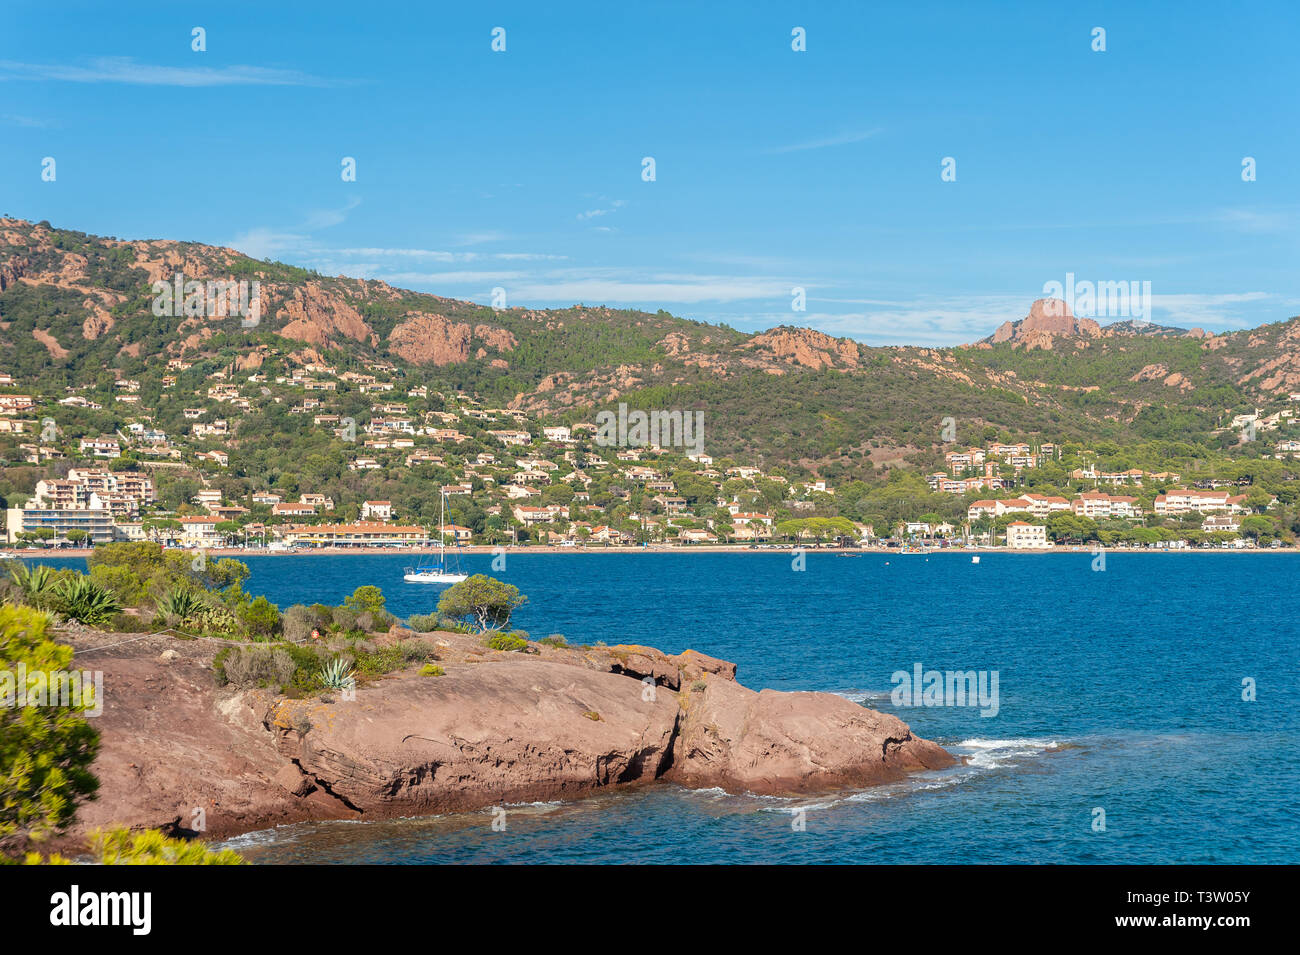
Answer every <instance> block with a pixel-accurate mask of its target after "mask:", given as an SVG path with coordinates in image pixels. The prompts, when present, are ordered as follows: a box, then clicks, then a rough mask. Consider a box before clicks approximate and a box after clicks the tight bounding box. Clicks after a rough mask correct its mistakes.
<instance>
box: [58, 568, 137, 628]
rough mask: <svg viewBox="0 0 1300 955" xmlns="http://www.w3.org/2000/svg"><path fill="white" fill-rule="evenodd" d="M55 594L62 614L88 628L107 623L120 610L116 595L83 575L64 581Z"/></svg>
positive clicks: (120, 603) (120, 604)
mask: <svg viewBox="0 0 1300 955" xmlns="http://www.w3.org/2000/svg"><path fill="white" fill-rule="evenodd" d="M57 594H58V598H59V603H60V604H61V608H60V609H61V610H62V611H63V612H64V614H66V615H67V616H68V617H71V618H72V619H73V620H79V621H80V622H81V623H84V624H86V625H87V626H90V627H98V626H99V625H100V624H103V623H107V622H108V621H109V620H111V619H112V618H113V617H114V616H116V615H117V614H118V613H120V612H121V610H122V602H121V601H120V600H118V599H117V594H115V593H113V591H111V590H109V589H108V588H107V587H105V586H104V585H103V584H100V583H96V582H95V581H93V580H91V579H90V578H89V577H87V576H85V575H84V574H78V575H77V576H75V577H69V578H67V579H65V580H64V581H63V582H62V583H60V584H59V585H58V587H57Z"/></svg>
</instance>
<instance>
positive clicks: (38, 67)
mask: <svg viewBox="0 0 1300 955" xmlns="http://www.w3.org/2000/svg"><path fill="white" fill-rule="evenodd" d="M0 80H59V81H62V82H67V83H128V84H132V85H136V86H332V85H335V84H334V83H333V82H332V81H330V80H326V79H323V78H321V77H318V76H312V75H310V74H308V73H302V72H300V71H298V70H280V69H273V68H271V67H265V66H238V65H232V66H222V67H208V66H153V65H150V64H147V63H137V62H135V60H133V59H131V58H130V57H126V56H111V57H99V58H96V59H93V60H91V61H90V65H88V66H70V65H63V64H57V63H20V62H17V61H15V60H0Z"/></svg>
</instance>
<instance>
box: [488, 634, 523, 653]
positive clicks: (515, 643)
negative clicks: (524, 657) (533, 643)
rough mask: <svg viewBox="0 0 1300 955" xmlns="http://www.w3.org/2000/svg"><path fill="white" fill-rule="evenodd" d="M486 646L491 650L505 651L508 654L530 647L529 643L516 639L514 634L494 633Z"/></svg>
mask: <svg viewBox="0 0 1300 955" xmlns="http://www.w3.org/2000/svg"><path fill="white" fill-rule="evenodd" d="M484 645H485V646H486V647H487V648H488V649H489V650H505V651H507V652H514V651H517V650H523V649H524V648H526V647H527V646H528V641H527V640H524V639H522V638H520V637H516V636H515V635H514V634H513V633H494V634H493V635H492V636H490V637H488V638H487V640H486V641H485V643H484Z"/></svg>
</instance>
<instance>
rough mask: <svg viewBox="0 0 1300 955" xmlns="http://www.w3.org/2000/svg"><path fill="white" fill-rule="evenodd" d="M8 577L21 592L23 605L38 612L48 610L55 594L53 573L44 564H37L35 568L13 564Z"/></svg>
mask: <svg viewBox="0 0 1300 955" xmlns="http://www.w3.org/2000/svg"><path fill="white" fill-rule="evenodd" d="M9 576H10V577H11V578H12V579H13V582H14V583H15V584H16V585H17V586H18V589H19V590H20V591H21V592H22V599H23V603H25V604H28V605H30V606H32V607H36V608H38V609H40V610H48V609H49V608H50V604H51V603H52V602H53V601H54V598H55V597H56V596H57V593H56V591H55V586H54V585H55V575H54V571H52V570H51V569H50V568H49V567H47V566H45V565H44V564H37V565H36V566H35V567H28V566H27V565H26V564H15V565H14V566H13V567H10V568H9Z"/></svg>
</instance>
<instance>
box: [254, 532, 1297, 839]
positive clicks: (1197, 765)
mask: <svg viewBox="0 0 1300 955" xmlns="http://www.w3.org/2000/svg"><path fill="white" fill-rule="evenodd" d="M244 559H245V560H246V562H247V563H248V565H249V566H250V568H251V570H252V577H251V580H250V582H249V583H248V585H247V586H248V589H249V590H250V591H251V592H253V593H264V594H266V595H267V596H268V597H269V598H270V599H271V600H273V601H275V602H276V603H278V604H280V605H281V606H282V607H285V606H288V605H289V604H292V603H312V602H322V603H329V604H336V603H339V602H341V601H342V599H343V598H344V597H345V596H346V595H347V594H349V593H351V592H352V590H353V589H355V588H356V587H357V586H359V585H361V584H375V585H378V586H380V587H381V588H382V589H383V591H384V593H385V594H386V595H387V597H388V604H389V608H390V609H391V610H392V611H394V612H395V613H397V614H399V615H409V614H413V613H425V612H428V611H430V610H431V609H432V608H433V606H434V604H435V603H436V599H437V593H438V592H439V591H438V588H431V587H430V586H429V585H422V584H406V583H404V582H403V581H402V569H403V567H404V566H405V565H407V564H409V563H411V559H410V558H409V557H403V556H400V555H394V556H338V555H308V556H301V557H273V556H262V557H248V558H244ZM491 560H492V558H491V556H490V555H481V556H479V555H467V556H463V557H462V558H461V564H462V569H463V570H465V571H466V572H469V573H476V572H484V573H487V572H492V571H491V570H490V566H489V565H490V562H491ZM1092 565H1093V558H1092V555H1091V554H1089V553H1087V552H1079V553H1075V554H1052V555H1014V554H996V553H995V554H985V555H983V556H982V558H981V562H980V563H979V564H973V563H972V562H971V559H970V556H969V555H961V554H942V553H940V554H930V555H922V554H908V555H889V556H885V555H877V554H868V555H859V556H854V557H842V556H840V555H838V554H834V553H816V552H814V553H810V554H809V555H808V556H807V564H806V570H804V571H802V572H798V571H794V570H793V569H792V567H791V558H790V555H789V554H788V553H787V554H782V553H776V552H774V553H738V554H691V553H673V554H649V553H647V554H618V555H609V554H581V553H577V554H518V555H516V554H511V555H510V556H509V557H508V560H507V567H506V569H505V570H504V571H500V572H492V573H493V575H494V576H497V577H500V578H502V579H505V580H507V581H509V582H511V583H513V584H516V585H517V586H518V587H519V588H520V590H521V591H522V592H523V593H525V594H526V595H527V596H528V597H529V602H528V604H527V605H526V606H525V607H523V608H522V609H521V610H520V611H519V612H518V615H517V618H516V625H517V626H519V627H521V628H523V629H526V630H528V631H530V632H531V634H532V636H533V637H534V638H538V637H542V636H545V635H547V634H550V633H562V634H564V635H565V636H566V638H567V639H568V640H569V642H570V643H594V642H596V641H604V642H606V643H609V644H613V643H619V642H635V643H646V644H650V645H653V646H657V647H660V648H662V649H663V650H665V651H668V652H678V651H681V650H685V649H687V648H693V649H696V650H699V651H701V652H704V653H707V654H711V655H713V656H717V657H722V658H725V659H728V660H733V661H736V662H737V663H738V664H739V674H738V678H739V679H740V681H741V682H742V683H744V684H745V685H747V686H750V687H754V688H761V687H774V688H777V689H783V690H824V691H829V692H835V693H841V694H844V695H846V696H848V697H849V698H851V699H854V700H858V701H862V702H865V703H867V704H868V705H870V706H872V707H875V708H877V709H881V710H884V711H886V712H892V713H895V714H896V715H898V716H899V717H900V718H902V719H903V720H904V721H906V722H908V723H909V724H910V725H911V727H912V729H913V731H914V732H915V733H917V734H918V735H921V736H924V737H928V738H930V739H933V740H935V741H937V742H939V743H941V744H942V745H944V746H945V747H947V748H948V749H949V750H950V751H952V752H954V753H957V754H961V755H964V756H966V757H968V759H967V761H966V765H964V766H961V767H957V768H953V769H949V770H944V771H939V772H932V773H924V774H920V775H917V776H914V777H912V778H910V779H908V780H906V781H904V782H902V783H898V784H894V785H891V786H886V787H881V788H875V789H867V790H862V791H857V792H843V793H836V794H833V795H827V796H816V797H807V798H802V799H773V798H760V797H754V796H747V795H729V794H726V793H722V792H719V791H702V792H693V791H689V790H685V789H682V788H679V787H676V786H671V785H659V784H656V785H653V786H649V787H645V788H641V789H637V790H632V791H627V792H616V793H609V794H604V795H600V796H595V797H592V798H589V799H585V800H580V801H577V802H572V803H565V804H544V805H530V806H517V807H509V809H508V814H507V826H506V830H505V831H504V832H499V831H494V829H493V828H492V826H491V822H492V815H491V814H490V813H489V812H481V813H466V814H458V815H451V816H440V817H434V818H424V819H407V820H397V821H389V822H373V823H370V822H335V823H322V824H303V825H297V826H288V827H281V828H279V829H275V830H268V831H266V832H261V833H253V834H250V835H248V836H243V837H240V838H238V839H235V840H233V842H232V843H231V845H233V846H234V847H236V848H238V849H240V851H242V852H244V853H245V854H246V856H247V857H248V858H249V859H250V860H251V861H255V862H264V863H277V862H319V863H434V862H505V863H511V862H514V863H520V862H625V863H636V862H721V863H751V862H772V863H782V862H870V863H914V862H933V863H1011V862H1016V863H1036V862H1041V863H1071V862H1077V863H1247V862H1254V863H1296V862H1300V809H1298V808H1297V799H1296V787H1297V783H1298V782H1300V614H1298V613H1297V599H1296V589H1297V583H1298V582H1300V556H1297V555H1288V554H1277V555H1275V554H1249V555H1244V554H1177V555H1173V554H1164V555H1161V554H1130V553H1109V554H1107V555H1106V566H1105V570H1104V571H1094V570H1093V569H1092ZM917 663H920V664H921V665H922V666H923V667H924V668H925V669H927V670H929V669H936V670H963V671H965V670H976V671H997V673H998V677H999V709H998V712H997V715H996V716H991V717H988V716H981V714H980V710H979V709H978V708H976V707H924V706H916V707H897V706H895V705H893V703H892V701H891V699H890V695H889V694H890V690H891V689H892V688H893V683H892V682H891V675H892V674H893V673H895V671H900V670H903V671H909V672H910V671H911V670H912V669H913V666H914V665H915V664H917ZM1247 678H1249V679H1251V680H1253V681H1254V682H1255V685H1256V687H1257V690H1256V692H1257V699H1256V700H1254V701H1253V702H1250V701H1245V700H1243V698H1242V696H1243V680H1245V679H1247ZM798 809H803V810H805V812H804V817H803V818H804V820H805V825H804V828H803V829H802V831H800V830H799V829H798V828H796V827H795V826H792V822H794V821H795V819H796V818H797V817H796V816H795V815H794V811H795V810H798ZM1099 809H1100V810H1104V813H1105V830H1104V831H1097V830H1096V828H1095V820H1096V819H1097V818H1098V817H1097V814H1096V811H1097V810H1099Z"/></svg>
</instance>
